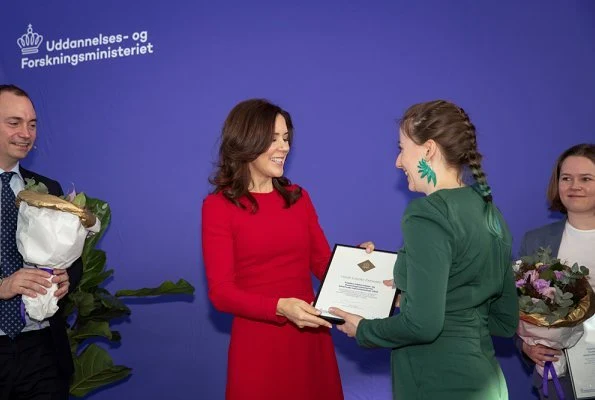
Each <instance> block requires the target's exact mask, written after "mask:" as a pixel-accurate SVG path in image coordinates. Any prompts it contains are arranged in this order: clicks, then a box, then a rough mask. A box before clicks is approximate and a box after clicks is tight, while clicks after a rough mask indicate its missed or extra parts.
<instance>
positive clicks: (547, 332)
mask: <svg viewBox="0 0 595 400" xmlns="http://www.w3.org/2000/svg"><path fill="white" fill-rule="evenodd" d="M583 332H584V329H583V324H578V325H576V326H573V327H556V328H547V327H544V326H537V325H533V324H530V323H529V322H526V321H523V320H520V321H519V327H518V329H517V334H518V335H519V336H520V338H521V339H523V341H524V342H525V343H527V344H529V345H531V346H534V345H536V344H542V345H544V346H547V347H551V348H552V349H557V350H563V349H567V348H570V347H572V346H574V345H575V344H576V343H577V342H578V341H579V339H580V338H581V336H583ZM557 357H558V361H556V362H552V364H553V365H554V368H555V369H556V374H557V375H558V376H564V375H565V374H566V356H565V355H564V352H562V354H560V355H559V356H557ZM535 368H536V369H537V372H539V375H541V376H543V367H542V366H540V365H535ZM548 379H551V376H548Z"/></svg>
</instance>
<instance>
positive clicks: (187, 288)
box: [116, 279, 194, 297]
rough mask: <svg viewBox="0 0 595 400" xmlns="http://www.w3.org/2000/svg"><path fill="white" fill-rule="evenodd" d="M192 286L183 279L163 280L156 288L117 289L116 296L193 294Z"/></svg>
mask: <svg viewBox="0 0 595 400" xmlns="http://www.w3.org/2000/svg"><path fill="white" fill-rule="evenodd" d="M193 293H194V287H193V286H192V285H191V284H190V283H188V282H187V281H185V280H184V279H180V280H178V281H177V282H176V283H173V282H171V281H165V282H163V283H162V284H161V285H160V286H159V287H156V288H142V289H137V290H118V291H117V292H116V297H124V296H127V297H128V296H134V297H144V296H159V295H164V294H193Z"/></svg>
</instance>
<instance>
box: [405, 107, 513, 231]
mask: <svg viewBox="0 0 595 400" xmlns="http://www.w3.org/2000/svg"><path fill="white" fill-rule="evenodd" d="M400 128H401V130H402V131H403V133H405V134H406V135H407V136H408V137H409V138H411V140H413V142H415V143H416V144H418V145H421V144H423V143H425V142H426V141H428V140H430V139H432V140H434V141H435V142H436V143H438V145H439V146H440V148H441V150H442V154H443V156H444V158H445V160H446V162H447V164H448V165H451V166H453V167H457V168H459V170H462V169H463V167H465V166H467V167H468V168H469V171H470V172H471V174H472V175H473V178H474V179H475V182H476V185H475V188H476V190H477V191H478V192H479V194H480V195H481V197H482V198H483V200H484V201H485V203H486V212H485V219H486V224H487V227H488V229H489V231H490V232H491V233H492V234H493V235H494V236H496V237H498V238H502V237H503V234H502V226H501V225H500V220H499V219H498V213H497V210H496V207H495V206H494V204H493V201H492V200H493V197H492V189H491V188H490V185H489V184H488V180H487V177H486V174H485V172H484V171H483V168H482V166H481V160H482V158H483V157H482V155H481V153H480V152H479V150H478V149H477V135H476V130H475V126H474V125H473V123H472V122H471V119H470V118H469V115H467V113H466V112H465V110H463V109H462V108H461V107H459V106H457V105H456V104H453V103H451V102H448V101H445V100H434V101H429V102H426V103H419V104H415V105H413V106H411V107H409V109H407V111H405V114H404V115H403V118H402V119H401V122H400Z"/></svg>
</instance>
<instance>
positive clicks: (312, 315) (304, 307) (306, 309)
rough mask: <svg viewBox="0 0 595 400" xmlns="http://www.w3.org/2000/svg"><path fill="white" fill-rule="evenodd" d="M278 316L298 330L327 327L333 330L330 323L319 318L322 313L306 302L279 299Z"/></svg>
mask: <svg viewBox="0 0 595 400" xmlns="http://www.w3.org/2000/svg"><path fill="white" fill-rule="evenodd" d="M277 315H281V316H283V317H285V318H287V319H288V320H290V321H291V322H293V323H294V324H295V325H296V326H297V327H298V328H300V329H301V328H318V327H320V326H325V327H327V328H332V327H333V326H332V325H331V323H330V322H328V321H326V320H324V319H322V318H320V317H319V315H320V311H319V310H317V309H315V308H314V307H312V305H310V304H308V303H306V302H305V301H304V300H300V299H296V298H293V297H291V298H287V299H279V301H278V302H277Z"/></svg>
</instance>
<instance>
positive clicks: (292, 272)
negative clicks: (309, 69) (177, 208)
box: [202, 99, 343, 400]
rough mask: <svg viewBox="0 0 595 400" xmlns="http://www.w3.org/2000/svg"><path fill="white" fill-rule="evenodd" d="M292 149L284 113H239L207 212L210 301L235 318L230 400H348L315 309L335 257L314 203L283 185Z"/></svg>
mask: <svg viewBox="0 0 595 400" xmlns="http://www.w3.org/2000/svg"><path fill="white" fill-rule="evenodd" d="M292 140H293V125H292V122H291V117H290V115H289V113H288V112H287V111H284V110H283V109H281V108H280V107H278V106H276V105H274V104H271V103H269V102H268V101H266V100H260V99H252V100H247V101H244V102H241V103H239V104H238V105H236V106H235V107H234V108H233V109H232V110H231V112H230V113H229V116H228V117H227V119H226V121H225V123H224V125H223V132H222V136H221V145H220V148H219V163H218V169H217V171H216V173H215V175H214V177H213V179H212V180H211V183H213V185H214V186H215V190H214V192H213V194H210V195H209V196H207V198H206V199H205V200H204V203H203V208H202V247H203V256H204V264H205V268H206V273H207V280H208V284H209V297H210V299H211V301H212V303H213V305H214V306H215V308H217V309H218V310H219V311H223V312H228V313H231V314H233V315H234V320H233V326H232V331H231V341H230V345H229V354H228V371H227V388H226V398H227V399H260V400H267V399H270V400H277V399H286V400H287V399H288V400H291V399H295V400H298V399H299V400H304V399H308V400H313V399H314V400H316V399H321V400H322V399H324V400H338V399H342V398H343V392H342V389H341V380H340V376H339V370H338V367H337V361H336V358H335V352H334V347H333V343H332V339H331V335H330V332H329V330H328V328H330V327H331V325H330V324H329V323H328V322H327V321H325V320H323V319H322V318H320V317H319V314H320V312H319V311H318V310H316V309H315V308H314V307H312V306H311V304H310V303H311V302H312V301H313V300H314V293H313V289H312V282H311V274H312V273H313V274H314V275H315V276H316V277H317V278H319V279H321V278H322V277H323V275H324V272H325V269H326V267H327V264H328V261H329V259H330V254H331V252H330V248H329V245H328V242H327V240H326V238H325V236H324V233H323V232H322V229H321V228H320V225H319V224H318V217H317V216H316V211H315V210H314V206H313V205H312V202H311V200H310V197H309V196H308V193H307V192H306V191H305V190H304V189H302V188H301V187H299V186H297V185H292V184H291V183H290V181H289V179H287V178H285V177H284V176H283V167H284V165H285V162H286V160H287V155H288V153H289V150H290V146H291V143H292Z"/></svg>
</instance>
